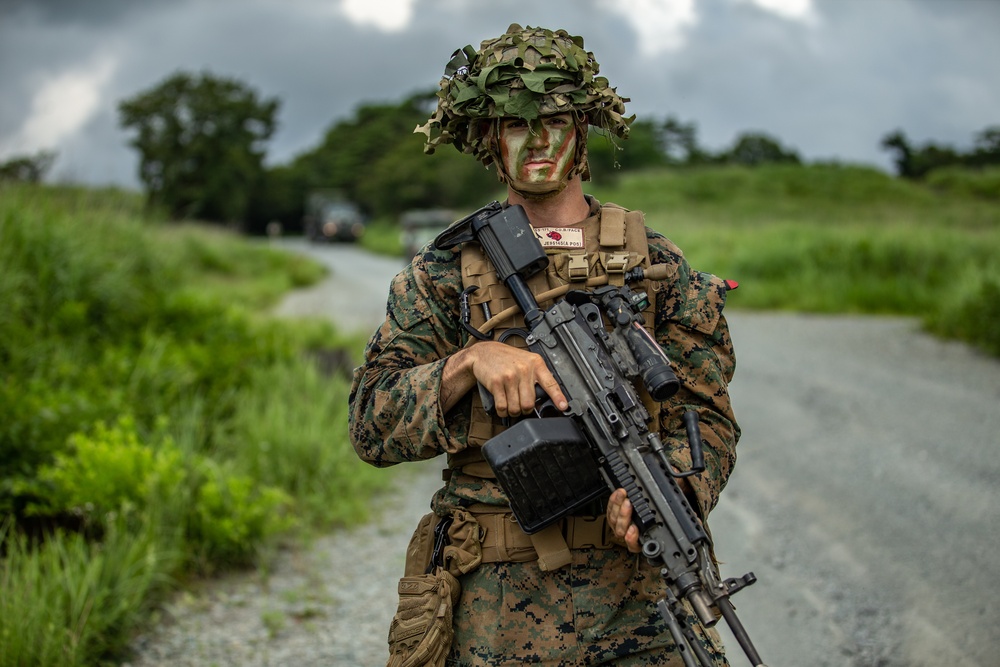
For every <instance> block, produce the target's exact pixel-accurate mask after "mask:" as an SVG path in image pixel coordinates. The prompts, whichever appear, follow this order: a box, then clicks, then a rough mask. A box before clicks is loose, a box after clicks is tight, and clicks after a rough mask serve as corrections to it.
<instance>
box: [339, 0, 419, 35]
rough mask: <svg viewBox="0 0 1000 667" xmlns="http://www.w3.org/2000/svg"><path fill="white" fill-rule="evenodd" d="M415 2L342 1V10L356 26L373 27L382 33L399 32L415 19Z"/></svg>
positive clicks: (410, 0) (381, 0)
mask: <svg viewBox="0 0 1000 667" xmlns="http://www.w3.org/2000/svg"><path fill="white" fill-rule="evenodd" d="M414 1H415V0H341V3H340V10H341V11H342V12H343V13H344V15H345V16H346V17H347V18H348V20H350V21H351V22H352V23H354V24H356V25H360V26H364V25H372V26H374V27H376V28H378V29H379V30H381V31H382V32H399V31H401V30H403V29H405V28H406V27H407V26H408V25H409V24H410V19H412V18H413V3H414Z"/></svg>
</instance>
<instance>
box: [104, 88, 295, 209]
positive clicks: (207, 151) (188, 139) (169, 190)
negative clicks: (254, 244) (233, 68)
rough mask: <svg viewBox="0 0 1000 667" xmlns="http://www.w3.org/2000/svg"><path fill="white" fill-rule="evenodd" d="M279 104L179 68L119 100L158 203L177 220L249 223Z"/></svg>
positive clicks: (142, 174) (143, 174) (150, 193)
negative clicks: (141, 90)
mask: <svg viewBox="0 0 1000 667" xmlns="http://www.w3.org/2000/svg"><path fill="white" fill-rule="evenodd" d="M278 107H279V102H278V100H277V99H276V98H270V99H261V98H260V97H259V96H258V94H257V93H256V92H255V91H254V90H252V89H250V88H249V87H247V86H246V85H245V84H243V83H241V82H239V81H237V80H235V79H229V78H223V77H217V76H214V75H212V74H209V73H207V72H205V73H203V74H201V75H200V76H194V75H191V74H187V73H183V72H180V73H176V74H174V75H172V76H170V77H168V78H167V79H166V80H164V81H163V82H162V83H160V84H159V85H157V86H155V87H153V88H151V89H149V90H147V91H144V92H141V93H139V94H137V95H136V96H135V97H132V98H131V99H127V100H124V101H122V102H121V103H120V104H119V107H118V110H119V116H120V123H121V125H122V127H124V128H125V129H131V130H135V132H136V135H135V137H134V138H133V139H132V140H131V141H130V144H131V145H132V146H134V147H135V148H136V149H137V150H138V151H139V154H140V158H141V160H140V165H139V178H140V179H141V180H142V182H143V184H144V185H145V186H146V190H147V194H148V197H149V201H150V203H152V204H154V205H162V206H165V207H166V208H167V210H168V211H169V212H170V213H171V214H172V215H173V216H174V217H176V218H199V219H204V220H213V221H219V222H227V223H232V222H242V220H243V219H244V217H245V215H246V212H247V205H248V202H249V201H250V196H251V193H252V192H253V190H254V188H255V187H257V186H258V185H259V183H260V179H261V176H262V174H263V160H264V152H265V150H264V145H265V143H266V142H267V140H268V139H270V137H271V135H272V134H273V132H274V130H275V126H276V121H275V117H276V115H277V111H278Z"/></svg>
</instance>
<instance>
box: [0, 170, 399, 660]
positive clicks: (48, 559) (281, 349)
mask: <svg viewBox="0 0 1000 667" xmlns="http://www.w3.org/2000/svg"><path fill="white" fill-rule="evenodd" d="M0 267H2V270H0V303H2V304H3V308H2V309H0V369H2V373H0V510H2V511H3V513H4V515H5V516H7V517H8V522H7V523H6V524H5V526H4V529H3V532H2V534H0V554H3V555H2V556H0V585H2V589H0V667H3V666H4V665H8V664H9V665H15V664H16V665H50V664H60V665H91V664H95V663H97V662H99V661H101V660H103V659H105V658H107V657H108V656H110V655H114V654H115V653H116V652H118V651H120V650H121V649H122V647H123V646H124V645H125V642H126V640H127V637H128V636H129V633H130V632H131V631H132V629H133V628H134V627H135V626H136V624H138V623H141V622H143V619H144V618H145V613H146V611H147V610H148V609H149V607H150V605H152V604H153V603H155V601H156V600H157V598H158V596H159V595H161V594H162V593H163V591H164V590H165V588H166V587H168V586H169V585H170V582H172V581H175V580H176V579H177V578H178V577H183V576H187V575H190V574H201V573H211V572H214V571H217V570H219V569H224V568H228V567H234V566H242V565H246V564H252V563H254V562H258V559H259V557H260V554H262V553H266V551H267V549H268V548H269V545H273V544H274V543H275V540H277V539H280V538H281V537H282V536H283V535H287V534H289V533H288V531H289V529H291V528H294V527H301V528H304V529H308V528H309V527H311V526H317V525H325V526H328V525H330V524H331V523H338V524H346V523H350V522H353V521H358V520H361V519H363V518H364V517H365V514H366V511H365V510H366V507H367V505H366V504H365V502H364V501H365V498H366V496H367V495H370V494H371V493H372V492H373V491H374V490H375V489H376V488H377V487H378V485H379V484H384V483H385V477H384V476H379V475H377V472H376V471H374V470H371V469H369V468H368V467H367V466H365V465H364V464H362V463H361V462H360V461H359V460H358V459H357V457H356V456H355V455H354V453H353V451H352V450H351V447H350V445H349V443H348V437H347V419H346V414H345V413H344V410H345V407H344V406H345V405H346V395H347V392H348V380H347V378H345V377H343V376H340V375H334V376H328V375H323V374H321V373H320V372H318V370H317V368H316V365H315V364H314V363H313V362H312V361H311V356H310V355H311V354H312V353H314V352H315V351H316V350H329V349H336V348H340V347H342V346H343V345H345V344H346V342H345V341H344V340H342V339H341V338H339V337H338V336H337V334H336V332H335V331H334V330H333V329H332V328H331V327H330V326H329V325H325V324H323V323H321V322H309V323H306V322H295V323H291V322H284V321H277V320H274V319H272V318H269V317H267V316H265V315H264V314H263V313H264V310H265V309H266V307H267V306H269V305H271V304H273V303H274V302H275V300H276V299H277V298H278V297H279V296H280V295H281V294H282V293H283V292H284V291H286V290H287V289H288V288H289V287H291V286H295V285H299V284H307V283H309V282H310V281H313V280H316V279H317V278H318V277H319V276H320V275H321V273H322V271H321V269H319V268H318V267H317V266H316V265H314V264H311V263H308V262H305V261H304V260H301V259H300V258H297V257H292V256H289V255H288V254H285V253H280V252H277V251H273V250H271V249H269V248H268V247H267V246H266V245H264V244H256V243H247V242H246V241H245V240H244V239H241V238H239V237H237V236H235V235H233V234H227V233H224V232H222V231H218V230H214V231H212V230H205V229H203V228H200V227H198V226H195V225H186V226H180V227H178V226H174V225H167V224H165V223H164V222H162V221H160V220H158V219H156V217H155V216H150V215H149V214H147V213H146V212H145V211H144V210H143V209H142V204H141V201H140V199H139V198H138V197H137V196H136V195H132V194H129V193H123V192H115V191H88V190H82V189H72V188H48V187H28V186H18V187H4V188H2V189H0ZM351 344H352V345H354V342H353V341H351Z"/></svg>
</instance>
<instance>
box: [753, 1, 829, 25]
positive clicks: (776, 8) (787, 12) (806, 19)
mask: <svg viewBox="0 0 1000 667" xmlns="http://www.w3.org/2000/svg"><path fill="white" fill-rule="evenodd" d="M740 2H749V3H751V4H753V5H756V6H757V7H759V8H760V9H763V10H765V11H768V12H771V13H772V14H776V15H777V16H780V17H781V18H784V19H788V20H790V21H800V22H802V23H815V22H816V19H817V16H816V11H815V9H814V8H813V3H812V0H740Z"/></svg>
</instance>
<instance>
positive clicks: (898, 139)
mask: <svg viewBox="0 0 1000 667" xmlns="http://www.w3.org/2000/svg"><path fill="white" fill-rule="evenodd" d="M880 146H881V147H882V149H883V150H887V151H891V152H893V153H895V155H894V157H893V158H892V161H893V162H895V163H896V175H897V176H902V177H903V178H912V177H913V147H912V146H910V142H909V140H907V138H906V135H905V134H904V133H903V131H902V130H895V131H894V132H890V133H889V134H887V135H885V136H884V137H882V143H881V144H880Z"/></svg>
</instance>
